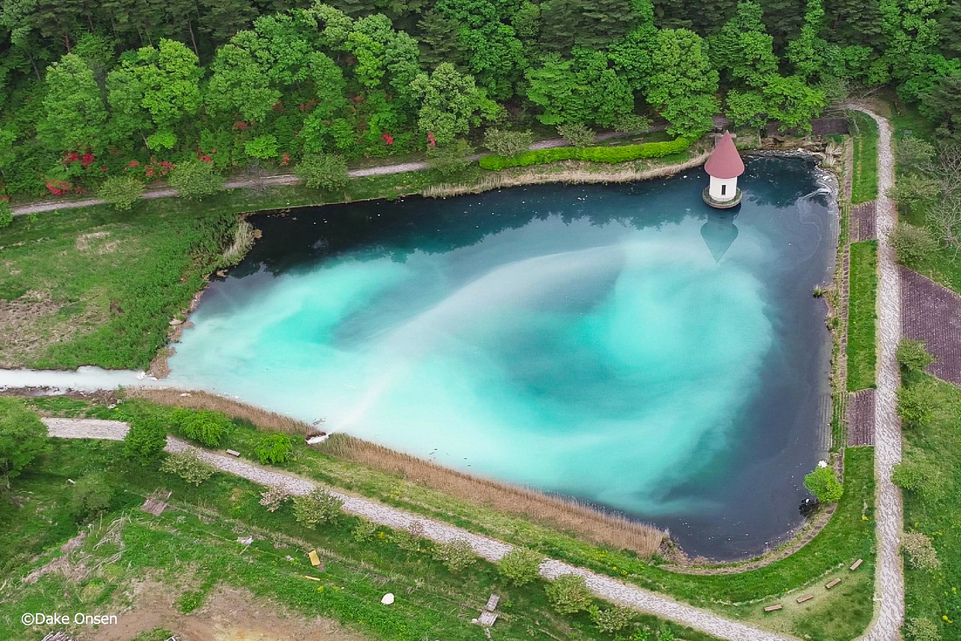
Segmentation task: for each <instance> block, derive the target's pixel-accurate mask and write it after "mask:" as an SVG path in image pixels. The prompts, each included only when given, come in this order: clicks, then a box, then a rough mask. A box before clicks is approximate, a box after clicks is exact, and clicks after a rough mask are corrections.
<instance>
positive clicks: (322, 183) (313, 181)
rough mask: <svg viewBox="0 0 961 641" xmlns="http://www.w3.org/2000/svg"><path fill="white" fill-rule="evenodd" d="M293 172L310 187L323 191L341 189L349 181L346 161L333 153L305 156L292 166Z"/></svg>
mask: <svg viewBox="0 0 961 641" xmlns="http://www.w3.org/2000/svg"><path fill="white" fill-rule="evenodd" d="M294 174H296V175H297V177H298V178H301V179H302V180H303V181H304V184H306V185H307V187H309V188H310V189H322V190H324V191H334V190H337V189H342V188H343V187H344V186H345V185H346V184H347V183H348V182H349V181H350V175H349V174H348V172H347V161H346V160H344V159H343V157H341V156H337V155H334V154H316V155H313V156H306V157H305V158H304V159H303V160H302V161H301V162H300V164H299V165H297V167H296V168H294Z"/></svg>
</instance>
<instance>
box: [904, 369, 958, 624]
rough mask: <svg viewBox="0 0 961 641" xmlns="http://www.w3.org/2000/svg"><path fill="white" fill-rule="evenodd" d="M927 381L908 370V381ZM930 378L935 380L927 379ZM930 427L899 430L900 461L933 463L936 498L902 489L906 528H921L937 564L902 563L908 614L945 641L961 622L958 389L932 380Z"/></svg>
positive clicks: (919, 530) (910, 529)
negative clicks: (923, 621)
mask: <svg viewBox="0 0 961 641" xmlns="http://www.w3.org/2000/svg"><path fill="white" fill-rule="evenodd" d="M924 379H930V377H927V376H925V375H923V374H918V373H912V374H911V375H909V376H907V377H905V383H906V384H908V385H911V384H917V383H919V382H921V381H922V380H924ZM930 380H931V381H932V382H934V379H930ZM934 390H935V391H934V395H933V398H932V399H931V401H932V403H931V404H932V408H933V412H932V415H933V420H932V421H931V424H930V425H929V426H926V427H923V428H920V429H913V430H905V431H904V443H905V451H904V457H905V460H912V459H921V458H923V459H927V460H928V461H931V462H934V463H935V464H936V466H937V469H938V472H939V474H940V476H939V477H938V478H937V479H936V481H935V482H936V484H937V485H938V486H940V490H941V492H940V494H941V496H936V495H932V494H931V493H927V494H925V493H919V492H914V491H906V492H905V493H904V527H905V530H909V531H916V532H922V533H924V534H926V535H927V536H929V537H930V538H931V539H932V541H933V542H934V547H935V549H936V550H937V554H938V558H939V559H940V561H941V567H940V568H939V569H937V570H933V571H929V570H922V569H918V568H915V567H913V566H912V565H911V564H910V563H905V581H906V588H907V596H906V606H907V618H908V619H911V618H922V619H928V620H929V621H931V622H932V623H935V624H936V626H937V627H938V629H940V630H941V634H942V638H943V639H944V641H948V640H949V639H957V638H959V634H961V632H959V626H961V592H959V591H961V520H959V519H958V511H957V510H958V497H959V496H961V390H959V389H957V388H955V387H953V386H951V385H948V384H947V383H943V382H941V381H937V382H936V387H935V388H934Z"/></svg>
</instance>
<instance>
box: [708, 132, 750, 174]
mask: <svg viewBox="0 0 961 641" xmlns="http://www.w3.org/2000/svg"><path fill="white" fill-rule="evenodd" d="M704 171H706V172H707V173H708V174H709V175H711V176H714V177H715V178H722V179H727V178H737V177H738V176H740V175H741V174H743V173H744V162H743V161H742V160H741V154H739V153H737V147H735V146H734V139H733V138H732V137H731V134H730V133H729V132H727V131H725V132H724V135H723V136H721V139H720V140H719V141H718V143H717V145H715V146H714V153H712V154H711V157H710V158H708V159H707V164H705V165H704Z"/></svg>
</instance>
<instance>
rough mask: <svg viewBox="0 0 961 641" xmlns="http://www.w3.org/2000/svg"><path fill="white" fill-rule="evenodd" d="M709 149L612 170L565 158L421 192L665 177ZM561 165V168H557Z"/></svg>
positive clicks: (702, 158) (694, 163)
mask: <svg viewBox="0 0 961 641" xmlns="http://www.w3.org/2000/svg"><path fill="white" fill-rule="evenodd" d="M709 157H710V151H704V152H702V153H699V154H698V155H697V156H694V157H693V158H690V159H688V160H686V161H684V162H682V163H678V164H673V165H657V166H654V167H649V168H641V167H638V165H637V163H624V164H622V165H617V166H614V167H612V168H610V169H601V170H598V169H596V166H595V165H594V164H593V163H586V162H579V161H564V162H561V163H554V164H552V165H547V166H540V167H533V168H527V169H523V170H520V171H515V172H511V171H510V170H507V171H502V172H498V173H495V174H491V175H489V176H485V177H484V178H483V180H480V181H478V182H475V183H471V184H465V185H431V186H429V187H427V188H425V189H424V190H423V191H422V192H421V195H423V196H426V197H428V198H447V197H450V196H461V195H463V194H479V193H481V192H484V191H490V190H492V189H504V188H507V187H517V186H520V185H540V184H546V183H567V184H591V183H617V182H634V181H640V180H650V179H652V178H665V177H667V176H673V175H674V174H676V173H678V172H681V171H686V170H688V169H693V168H694V167H699V166H701V165H703V164H704V163H705V162H707V159H708V158H709ZM559 167H560V168H561V169H560V170H558V168H559Z"/></svg>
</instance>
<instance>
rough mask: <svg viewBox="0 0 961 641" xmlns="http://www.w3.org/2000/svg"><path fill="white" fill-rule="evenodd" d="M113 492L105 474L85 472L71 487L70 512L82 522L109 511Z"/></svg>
mask: <svg viewBox="0 0 961 641" xmlns="http://www.w3.org/2000/svg"><path fill="white" fill-rule="evenodd" d="M113 494H114V490H113V488H112V487H111V486H110V484H109V483H108V481H107V479H106V478H105V477H104V475H103V474H100V473H97V472H93V473H90V474H85V475H83V476H81V477H80V478H79V479H78V480H77V482H76V483H75V484H74V486H73V488H72V489H71V494H70V512H71V514H73V516H74V518H76V519H77V521H80V522H84V521H88V520H91V519H94V518H96V517H98V516H100V515H101V514H103V513H104V512H106V511H107V508H108V507H110V501H111V500H112V499H113Z"/></svg>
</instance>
